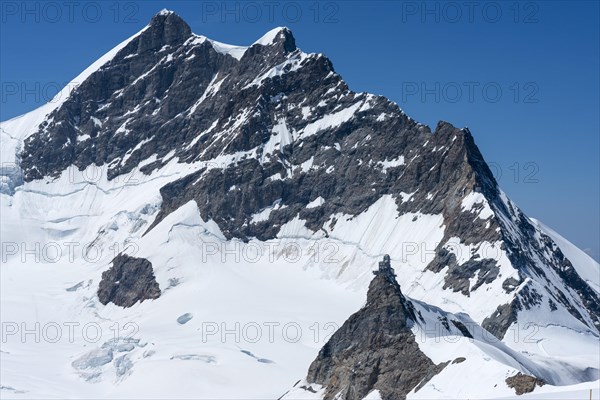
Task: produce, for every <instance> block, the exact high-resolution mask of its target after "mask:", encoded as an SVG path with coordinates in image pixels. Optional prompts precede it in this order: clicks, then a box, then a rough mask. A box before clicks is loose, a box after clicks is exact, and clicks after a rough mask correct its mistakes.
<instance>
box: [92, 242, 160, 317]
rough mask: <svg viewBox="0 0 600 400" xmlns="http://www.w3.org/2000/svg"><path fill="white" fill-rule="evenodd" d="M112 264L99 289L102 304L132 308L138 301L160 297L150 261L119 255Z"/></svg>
mask: <svg viewBox="0 0 600 400" xmlns="http://www.w3.org/2000/svg"><path fill="white" fill-rule="evenodd" d="M112 263H113V265H112V267H111V268H110V269H109V270H107V271H104V272H103V273H102V280H101V281H100V285H99V287H98V299H99V300H100V302H101V303H102V304H104V305H106V304H108V303H114V304H116V305H118V306H121V307H131V306H132V305H134V304H135V303H137V302H138V301H139V302H142V301H144V300H149V299H158V298H159V297H160V288H159V287H158V283H157V282H156V279H155V277H154V271H153V270H152V263H150V261H148V260H146V259H144V258H135V257H131V256H128V255H126V254H119V255H118V256H117V257H115V259H114V260H113V262H112Z"/></svg>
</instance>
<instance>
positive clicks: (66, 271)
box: [0, 29, 599, 399]
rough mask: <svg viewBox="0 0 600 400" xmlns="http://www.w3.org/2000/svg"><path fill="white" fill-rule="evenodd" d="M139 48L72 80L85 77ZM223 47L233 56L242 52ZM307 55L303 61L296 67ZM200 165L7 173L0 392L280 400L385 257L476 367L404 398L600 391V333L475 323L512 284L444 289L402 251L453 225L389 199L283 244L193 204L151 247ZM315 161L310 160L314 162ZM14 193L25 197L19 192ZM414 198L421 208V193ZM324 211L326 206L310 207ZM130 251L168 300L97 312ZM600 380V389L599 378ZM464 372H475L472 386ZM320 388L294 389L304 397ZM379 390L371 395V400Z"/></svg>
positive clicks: (417, 257)
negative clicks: (531, 383)
mask: <svg viewBox="0 0 600 400" xmlns="http://www.w3.org/2000/svg"><path fill="white" fill-rule="evenodd" d="M278 32H279V30H278V29H276V30H273V31H271V32H269V33H267V34H266V35H265V36H264V37H263V38H262V39H260V40H259V42H260V43H262V44H269V43H272V41H273V39H274V38H275V37H276V35H277V34H278ZM129 40H131V38H130V39H128V40H127V41H125V42H123V43H122V44H121V45H119V46H118V47H117V48H115V49H114V50H112V51H111V52H109V53H107V55H105V56H104V57H102V58H101V59H100V60H99V61H98V62H96V63H94V64H93V65H92V66H90V68H88V69H87V70H86V71H84V73H82V75H80V76H79V77H77V78H75V80H74V82H76V83H81V81H83V80H84V79H85V77H87V76H89V74H91V73H92V72H93V71H94V70H96V69H97V68H99V67H100V66H101V65H102V64H104V63H105V62H106V61H108V60H110V58H111V57H112V56H114V54H116V52H117V51H118V49H120V48H122V47H123V46H125V45H126V43H127V42H128V41H129ZM197 40H203V39H197ZM211 43H212V44H213V46H214V47H215V49H217V51H222V52H225V53H228V54H231V55H232V56H233V57H236V58H238V57H241V54H243V51H245V48H242V47H239V46H229V45H223V44H220V43H218V42H211ZM302 57H304V56H301V57H300V58H299V59H298V60H295V61H294V60H292V61H291V62H292V63H296V64H294V66H296V65H297V64H300V63H301V62H302ZM279 73H281V69H277V68H276V69H274V70H272V71H269V72H268V73H267V75H266V76H263V77H259V78H260V79H258V80H257V82H256V84H260V81H261V79H266V78H267V76H274V75H277V74H279ZM273 74H274V75H273ZM221 79H223V77H215V79H214V81H213V82H212V83H211V85H210V87H209V89H210V90H209V89H207V91H206V92H205V93H204V94H203V96H210V95H211V94H212V93H214V92H215V91H218V85H219V82H220V80H221ZM67 96H68V93H63V94H62V97H61V98H59V99H57V100H56V101H54V102H51V103H49V104H48V105H46V106H43V107H41V108H39V109H37V110H35V111H33V112H32V113H29V114H27V115H25V116H22V117H19V118H15V119H12V120H10V121H6V122H3V123H2V124H1V125H0V128H1V135H2V136H1V139H2V152H1V154H0V155H1V157H2V160H1V161H2V163H3V164H4V163H13V162H15V161H17V162H18V159H17V158H16V157H15V155H16V154H17V153H18V151H19V149H20V146H21V144H22V141H23V140H24V138H26V137H27V136H28V135H30V134H32V133H33V131H34V130H35V128H36V127H37V125H38V124H39V123H40V122H42V121H43V120H44V118H45V117H46V115H47V114H48V113H49V112H51V111H52V110H53V109H54V108H56V107H58V106H59V105H60V104H61V102H62V101H64V100H65V99H66V97H67ZM367 103H368V101H365V103H364V104H360V103H359V104H357V105H355V106H351V107H349V108H346V109H342V110H339V111H338V112H336V113H334V114H332V115H329V116H326V117H324V118H323V119H321V120H317V121H315V122H313V124H310V125H308V126H307V127H306V128H305V129H304V132H289V131H288V129H287V127H286V126H285V123H282V124H279V125H276V126H275V127H274V128H273V131H274V132H275V134H276V135H275V136H273V137H272V140H273V142H269V143H267V144H266V145H265V148H264V154H268V153H269V152H270V151H273V150H274V149H275V148H276V146H281V145H283V144H285V143H287V142H289V141H291V140H295V139H296V138H297V136H298V135H300V134H302V135H305V136H306V135H314V134H317V132H318V131H319V130H320V129H323V128H324V127H331V126H337V125H339V124H341V123H342V122H344V121H346V120H348V119H350V118H352V115H353V114H354V112H355V111H356V110H357V109H358V107H366V106H368V104H367ZM240 118H241V117H240ZM213 127H214V125H213ZM124 129H126V127H124ZM235 157H236V155H223V156H221V158H219V159H215V160H214V161H215V162H214V163H212V164H214V165H223V164H228V163H229V162H231V160H232V159H235ZM149 161H150V160H147V161H146V163H147V162H149ZM403 163H404V159H403V158H402V159H394V160H387V161H386V163H385V165H382V167H383V168H390V167H394V166H398V165H402V164H403ZM203 166H206V164H202V165H200V164H179V163H178V162H177V160H176V159H172V160H171V161H170V162H169V163H168V164H167V165H166V166H165V167H163V168H162V169H160V170H158V171H155V172H154V173H153V174H152V175H150V176H146V175H143V174H141V173H135V172H134V173H131V174H129V175H126V176H120V177H118V178H116V179H113V180H112V181H110V182H109V181H108V180H107V178H106V170H105V169H104V168H93V167H89V168H88V169H86V170H85V171H78V170H76V169H75V168H74V169H70V170H68V171H65V172H64V173H63V175H62V176H61V177H60V178H58V179H56V180H52V181H46V180H38V181H34V182H29V183H26V184H24V185H21V186H18V185H15V183H19V182H18V181H19V176H18V169H14V168H13V169H10V168H9V169H3V170H2V173H1V174H0V175H2V177H3V181H2V182H3V183H4V184H5V185H3V186H2V188H3V190H1V191H0V192H1V194H0V215H1V218H2V224H1V230H0V234H1V236H2V245H3V248H2V267H1V269H0V274H1V275H0V278H1V279H0V297H1V299H0V307H1V310H0V311H1V313H0V314H1V319H2V335H3V336H2V343H1V345H2V347H1V353H0V364H1V371H2V373H1V375H0V397H2V398H67V397H77V398H85V397H87V398H106V397H113V398H126V397H136V398H165V397H169V398H173V397H188V398H230V399H233V398H236V399H239V398H255V399H256V398H261V399H262V398H273V399H274V398H278V397H279V396H281V395H282V394H284V393H286V392H287V391H288V390H289V389H290V388H291V387H292V386H293V385H294V383H295V382H297V381H298V380H299V379H301V378H302V377H304V376H305V375H306V371H307V369H308V366H309V365H310V362H311V361H312V360H313V359H314V358H315V356H316V355H317V353H318V351H319V349H320V348H321V347H322V346H323V344H324V343H325V342H326V341H327V339H328V337H329V335H331V334H332V333H333V332H334V330H335V329H336V328H337V327H338V326H340V325H341V324H342V323H343V322H344V321H345V320H346V319H347V318H348V316H349V315H351V314H352V313H354V312H355V311H357V310H358V309H359V308H360V307H361V306H362V305H363V304H364V302H365V295H366V289H367V286H368V284H369V282H370V280H371V278H372V276H373V275H372V274H371V270H372V269H374V268H375V266H376V263H377V262H378V261H379V260H380V259H381V257H382V256H383V255H384V254H390V255H391V257H392V263H393V265H394V267H395V268H396V272H397V274H398V281H399V283H400V284H401V286H402V290H403V292H404V293H405V294H406V295H407V296H409V297H410V298H412V299H414V301H415V305H416V306H417V308H419V309H420V310H421V311H422V313H423V314H424V316H425V317H426V320H427V322H426V323H425V324H423V325H422V326H415V327H414V332H415V335H416V338H417V342H418V343H419V346H420V347H421V349H422V351H423V352H425V354H427V356H428V357H430V358H431V359H432V360H433V361H434V362H436V363H439V362H445V361H449V360H453V359H455V358H457V357H465V358H466V360H465V361H464V362H463V363H460V364H451V365H449V366H448V367H447V368H445V369H444V370H443V371H442V373H440V374H439V375H437V376H435V377H434V378H433V379H432V380H431V381H430V382H428V384H427V385H425V386H424V387H423V388H422V389H421V390H420V391H418V392H417V393H411V394H410V396H409V397H411V398H456V397H471V398H498V397H510V396H511V395H512V394H513V392H512V390H511V389H509V388H507V387H506V385H504V384H503V382H504V379H505V378H506V377H508V376H510V375H514V373H516V372H517V371H522V372H525V373H527V372H529V373H535V374H536V375H538V376H542V377H544V379H546V380H547V381H548V382H552V383H554V384H556V385H563V386H551V385H546V386H544V387H543V388H538V389H536V395H537V393H538V392H539V393H540V396H534V397H535V398H555V397H542V394H543V396H555V395H556V396H562V395H563V394H565V393H568V395H569V396H571V395H574V394H577V395H578V396H579V394H580V393H584V395H585V394H586V393H587V392H586V390H587V389H588V388H589V387H597V386H598V381H595V382H589V383H585V384H579V385H576V386H573V387H571V386H564V385H571V384H573V383H576V382H578V381H580V380H581V376H582V374H583V375H585V371H586V368H588V367H589V366H594V365H595V366H597V365H598V363H599V359H598V358H599V357H598V338H597V337H596V336H593V335H590V334H586V333H584V330H583V329H579V328H580V327H579V326H578V325H577V324H572V323H571V322H569V323H568V326H561V325H560V324H558V325H549V326H545V327H541V328H536V329H537V330H536V331H535V332H533V331H531V330H529V329H528V328H527V327H524V326H516V327H513V328H514V329H512V330H510V331H509V334H508V335H507V337H505V339H504V341H503V342H498V341H497V340H492V338H490V337H488V336H485V337H484V334H485V333H483V332H480V328H478V327H479V325H478V324H480V323H481V322H482V320H483V319H484V318H485V317H486V316H488V315H489V314H490V313H491V311H492V310H494V309H495V308H496V306H497V305H498V304H503V303H506V302H508V301H510V300H511V298H512V297H511V295H510V294H506V293H505V291H504V290H502V288H501V287H500V285H501V281H499V280H497V281H495V282H493V283H491V284H484V285H482V286H481V288H479V289H478V290H477V291H474V292H472V293H471V297H469V298H467V297H465V296H464V295H462V294H460V293H455V292H451V291H447V290H443V289H442V286H443V278H444V273H443V271H442V273H438V274H436V273H433V272H431V271H425V267H426V266H427V264H428V262H429V261H431V258H427V257H424V254H425V253H424V252H423V251H414V252H412V251H408V250H411V249H410V248H407V247H406V245H407V244H412V245H418V246H422V247H423V248H424V249H426V250H432V249H434V248H435V247H436V245H437V243H438V242H440V241H441V240H442V239H443V237H444V231H445V227H444V225H443V223H444V219H443V217H442V216H441V215H426V214H421V213H409V214H405V215H401V216H398V217H395V218H394V217H391V216H395V215H397V205H396V199H394V198H393V197H392V196H383V197H382V198H381V199H379V200H378V201H377V202H376V203H375V204H373V205H372V206H371V207H370V208H369V209H368V210H366V211H365V212H363V213H362V214H360V215H357V216H348V215H341V214H338V215H332V216H331V220H332V221H333V219H334V218H335V219H336V220H337V222H336V224H335V227H334V228H332V229H331V230H330V232H329V235H328V237H325V235H324V233H323V232H312V231H310V230H309V229H308V228H306V227H305V224H304V221H302V220H301V219H300V218H299V217H296V218H295V219H293V220H292V221H290V222H288V223H287V224H285V225H284V226H282V228H281V230H280V232H279V234H278V237H277V239H274V240H272V241H269V242H259V241H250V242H249V243H246V244H244V243H242V242H239V241H236V240H233V241H226V240H225V238H224V236H223V234H222V233H221V231H220V230H219V227H218V226H217V224H216V223H214V222H213V221H204V220H202V218H201V217H200V215H199V213H198V211H197V207H196V205H195V204H194V202H189V203H187V204H185V205H184V206H182V207H181V208H180V209H178V210H177V211H175V212H174V213H172V214H171V215H169V216H168V217H167V218H165V219H164V220H163V221H161V223H160V224H158V225H157V226H156V227H155V228H154V229H152V230H151V231H149V232H148V233H147V234H145V235H144V233H145V232H146V231H147V229H148V227H149V226H150V224H151V223H152V221H153V220H154V219H155V217H156V215H157V213H158V210H159V208H160V202H161V197H160V193H159V189H160V188H161V187H163V186H164V185H165V184H167V183H168V182H172V181H174V180H176V179H179V178H181V177H183V176H186V175H187V174H189V173H192V172H194V171H197V170H199V169H200V168H201V167H203ZM311 167H312V164H311V162H310V160H309V162H307V163H306V165H302V166H301V168H302V169H310V168H311ZM284 178H285V177H281V176H279V177H273V179H284ZM10 182H12V185H13V186H17V187H16V188H15V191H14V193H13V190H9V189H10V187H12V186H10V185H9V183H10ZM402 198H403V201H410V199H411V194H403V195H402ZM322 202H323V199H319V198H318V199H315V200H314V201H313V202H311V203H310V204H309V207H319V206H320V205H321V204H322ZM481 203H483V204H482V205H483V208H482V210H483V211H482V213H481V214H480V215H479V217H480V218H482V219H486V218H487V217H489V216H490V215H491V214H490V213H493V211H492V210H491V208H490V206H489V205H488V204H487V203H486V200H485V199H484V198H483V197H482V196H481V198H480V197H477V195H475V194H474V195H473V196H472V197H468V198H465V200H464V201H463V203H462V206H463V208H465V209H470V208H471V207H473V206H474V205H476V204H481ZM277 207H280V205H279V204H278V203H277V204H273V205H272V206H271V207H269V208H266V209H264V210H261V211H260V212H259V213H257V214H255V215H254V221H255V222H256V221H261V220H264V219H265V218H267V217H268V214H269V213H270V212H271V211H272V210H273V209H276V208H277ZM538 226H539V227H540V229H541V230H542V231H544V232H546V233H547V234H548V235H550V236H551V237H552V238H553V239H554V240H555V241H556V243H557V245H558V246H559V247H560V248H561V249H562V250H563V252H564V253H565V254H566V255H567V257H569V258H570V260H571V261H572V262H573V263H574V264H575V267H576V269H577V271H578V272H579V274H580V275H581V276H582V277H584V279H586V280H587V281H588V282H590V284H591V285H592V287H594V288H596V289H597V288H598V281H597V275H598V274H597V271H598V264H597V263H595V264H594V263H593V260H592V262H590V260H589V257H588V258H585V257H584V256H585V254H583V253H582V252H580V251H579V250H578V249H576V248H575V246H573V245H571V244H570V243H568V242H567V241H566V240H565V239H564V238H562V237H560V236H559V235H558V234H556V233H554V232H553V231H551V230H549V228H546V227H544V226H543V225H542V224H540V223H538ZM488 245H489V247H490V248H495V247H494V246H497V247H499V245H498V244H497V243H489V244H488ZM447 246H448V249H449V250H450V251H452V252H454V253H455V255H456V256H457V259H458V260H465V259H466V257H469V255H470V249H468V248H464V247H461V246H462V245H461V244H460V239H458V238H453V239H451V240H450V241H449V242H448V243H447ZM417 250H419V249H417ZM122 251H125V252H127V253H128V254H130V255H133V256H137V257H143V258H146V259H148V260H150V262H152V264H153V267H154V272H155V275H156V279H157V281H158V284H159V286H160V288H161V291H162V295H161V297H160V298H159V299H158V300H154V301H144V302H143V303H138V304H136V305H134V306H133V307H131V308H129V309H122V308H120V307H117V306H114V305H112V304H109V305H107V306H103V305H102V304H100V303H99V301H98V297H97V295H96V290H97V288H98V283H99V281H100V279H101V274H102V272H103V271H105V270H107V269H108V268H109V267H110V262H111V260H112V258H113V257H114V256H115V255H116V254H118V253H119V252H122ZM582 254H583V255H582ZM498 263H499V266H500V269H501V272H502V274H503V276H505V277H509V276H511V275H512V274H515V270H514V269H513V268H512V266H511V265H510V263H509V261H508V259H507V258H506V256H505V255H503V254H500V256H499V257H498ZM594 272H596V274H595V275H594ZM595 279H596V280H595ZM490 294H493V295H490ZM428 304H430V305H432V306H437V307H440V309H437V308H433V307H431V306H429V305H428ZM446 313H454V314H448V315H454V316H455V317H456V318H458V319H461V320H464V321H470V322H471V325H472V327H473V329H474V331H477V332H480V334H479V336H477V335H475V340H469V339H467V338H464V337H462V336H461V335H460V334H459V332H457V331H456V330H453V331H449V332H442V331H438V329H441V328H440V325H439V323H438V320H437V317H438V316H439V315H442V314H444V315H446ZM548 313H549V311H548ZM184 315H187V316H186V317H185V318H184V320H186V322H185V323H182V322H181V321H182V320H181V319H180V317H182V316H184ZM527 317H528V319H527V321H544V320H546V317H547V316H546V315H543V314H539V312H538V315H531V316H527ZM569 321H570V320H569ZM36 324H37V325H36ZM478 329H479V331H478ZM431 332H433V333H431ZM532 332H533V333H532ZM527 335H529V336H527ZM526 338H527V340H526ZM529 339H531V340H529ZM594 373H596V376H595V377H594ZM589 374H590V379H591V380H596V379H597V371H596V372H594V371H589ZM468 376H473V377H474V378H473V379H471V380H469V381H467V380H465V379H466V378H465V377H468ZM590 379H588V380H590ZM594 385H595V386H594ZM322 393H323V391H319V392H317V393H316V394H314V395H309V394H307V393H304V394H300V393H299V392H297V393H295V394H294V397H293V398H304V397H301V396H305V395H306V396H309V397H306V398H314V396H315V395H316V396H317V397H319V396H320V395H322ZM546 393H547V394H546ZM292 394H293V393H292V392H290V393H288V398H291V397H290V396H292ZM310 396H313V397H310ZM378 396H379V395H378V393H376V392H373V393H370V394H369V396H368V397H367V398H368V399H377V398H378ZM595 396H596V397H595V398H597V396H598V395H597V392H596V393H595ZM523 398H526V397H523ZM558 398H561V397H558ZM567 398H568V397H567Z"/></svg>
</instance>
